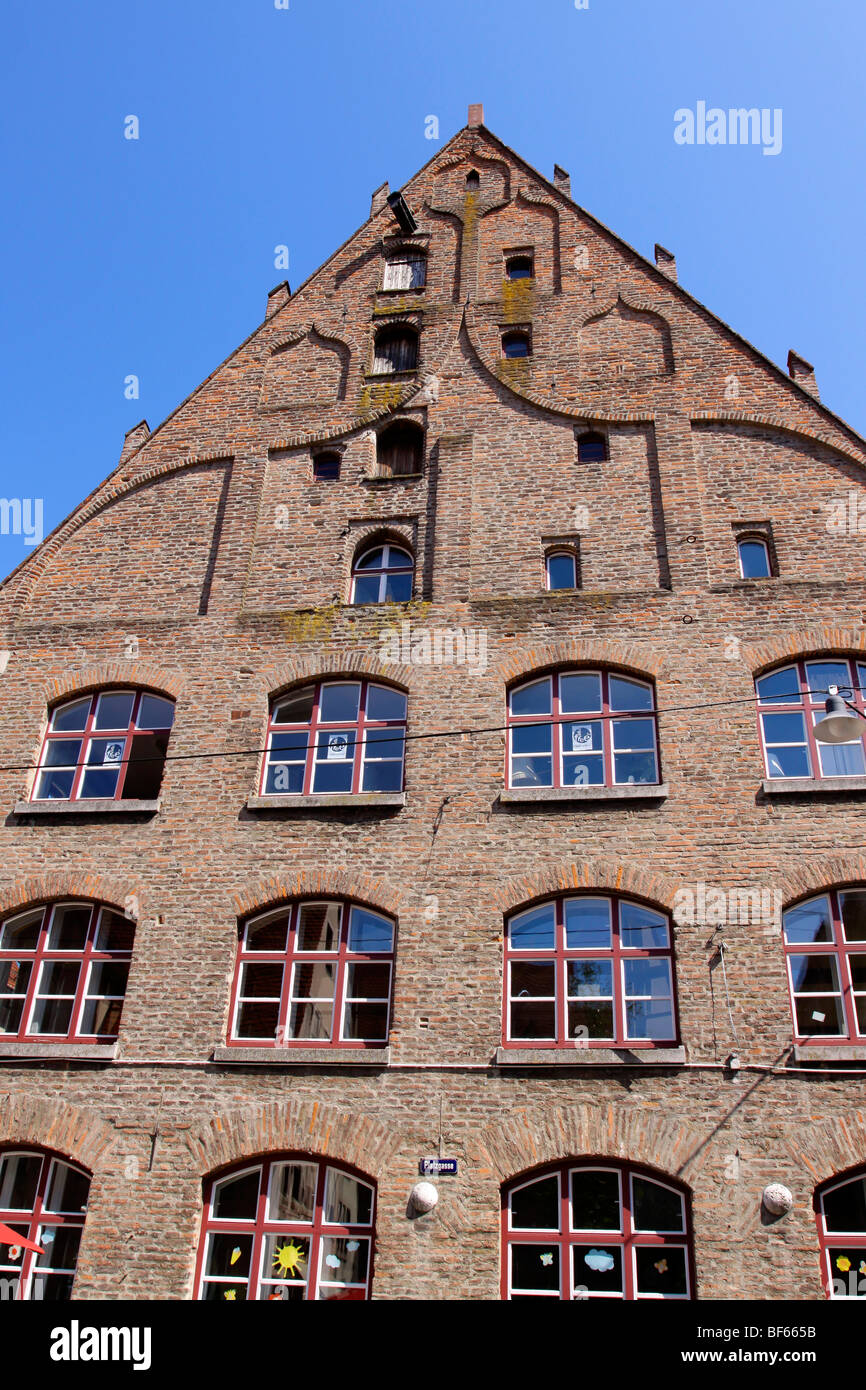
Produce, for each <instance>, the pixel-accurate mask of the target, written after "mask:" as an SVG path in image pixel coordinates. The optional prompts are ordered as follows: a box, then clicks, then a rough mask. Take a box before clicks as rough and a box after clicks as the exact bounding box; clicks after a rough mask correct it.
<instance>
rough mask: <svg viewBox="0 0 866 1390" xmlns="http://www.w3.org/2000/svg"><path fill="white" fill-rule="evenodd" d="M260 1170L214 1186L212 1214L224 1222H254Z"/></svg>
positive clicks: (224, 1179) (224, 1180)
mask: <svg viewBox="0 0 866 1390" xmlns="http://www.w3.org/2000/svg"><path fill="white" fill-rule="evenodd" d="M260 1177H261V1169H260V1168H253V1169H252V1170H251V1171H250V1172H248V1173H241V1174H240V1175H239V1176H238V1177H232V1178H223V1180H222V1181H221V1182H217V1183H215V1184H214V1195H213V1214H214V1216H216V1217H219V1218H220V1220H225V1221H254V1220H255V1217H256V1208H257V1204H258V1199H259V1178H260Z"/></svg>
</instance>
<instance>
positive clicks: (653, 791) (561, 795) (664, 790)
mask: <svg viewBox="0 0 866 1390" xmlns="http://www.w3.org/2000/svg"><path fill="white" fill-rule="evenodd" d="M667 795H668V785H667V782H656V783H654V784H652V785H650V784H649V783H647V784H646V785H644V784H640V785H632V784H631V783H629V785H628V786H622V787H509V788H508V789H507V790H505V791H502V792H500V793H499V800H500V801H501V802H502V804H503V805H504V806H510V805H519V804H522V805H527V804H532V803H538V802H547V801H637V800H640V801H664V799H665V797H666V796H667Z"/></svg>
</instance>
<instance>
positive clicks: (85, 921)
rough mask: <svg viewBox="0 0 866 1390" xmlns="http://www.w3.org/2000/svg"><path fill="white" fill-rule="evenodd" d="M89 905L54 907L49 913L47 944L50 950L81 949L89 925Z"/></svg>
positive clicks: (85, 939)
mask: <svg viewBox="0 0 866 1390" xmlns="http://www.w3.org/2000/svg"><path fill="white" fill-rule="evenodd" d="M90 918H91V909H90V908H89V907H73V906H64V907H56V908H55V909H54V911H53V913H52V915H51V926H50V928H49V931H48V946H49V949H50V950H52V951H82V950H83V949H84V946H85V943H86V941H87V930H88V927H89V926H90Z"/></svg>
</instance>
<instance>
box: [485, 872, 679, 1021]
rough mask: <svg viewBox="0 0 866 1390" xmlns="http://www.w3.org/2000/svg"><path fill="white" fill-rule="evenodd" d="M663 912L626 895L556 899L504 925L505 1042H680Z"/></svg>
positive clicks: (667, 928) (668, 928)
mask: <svg viewBox="0 0 866 1390" xmlns="http://www.w3.org/2000/svg"><path fill="white" fill-rule="evenodd" d="M671 945H672V943H671V925H670V920H669V919H668V917H667V916H665V915H664V914H663V913H661V912H656V911H654V910H653V909H652V908H649V907H644V906H643V904H642V903H637V902H631V901H629V900H628V899H626V898H620V897H618V896H614V897H607V896H605V897H601V896H599V897H590V896H588V895H581V896H578V897H560V898H554V899H552V900H551V901H550V902H546V903H541V904H540V905H539V906H537V907H531V908H529V909H527V910H526V911H524V912H517V913H514V914H513V916H511V917H509V918H508V920H507V922H506V929H505V1001H504V1018H503V1042H504V1045H505V1046H506V1047H534V1046H542V1047H562V1048H580V1047H630V1048H633V1047H654V1046H658V1045H660V1044H665V1045H667V1046H671V1045H672V1044H674V1043H676V1041H677V1019H676V1001H675V997H674V976H673V958H672V951H671Z"/></svg>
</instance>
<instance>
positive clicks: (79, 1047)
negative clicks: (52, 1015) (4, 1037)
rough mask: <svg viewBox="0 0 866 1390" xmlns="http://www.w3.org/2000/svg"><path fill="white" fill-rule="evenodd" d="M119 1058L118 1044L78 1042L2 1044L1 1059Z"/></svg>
mask: <svg viewBox="0 0 866 1390" xmlns="http://www.w3.org/2000/svg"><path fill="white" fill-rule="evenodd" d="M116 1056H117V1043H116V1042H113V1043H77V1042H53V1043H49V1042H2V1041H0V1059H2V1058H5V1059H7V1060H8V1059H11V1058H13V1057H14V1058H18V1059H20V1060H21V1061H27V1060H28V1059H31V1058H32V1059H34V1060H35V1059H37V1058H41V1059H42V1060H43V1061H45V1060H48V1059H51V1058H54V1059H56V1060H57V1061H63V1062H113V1061H114V1059H115V1057H116Z"/></svg>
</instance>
